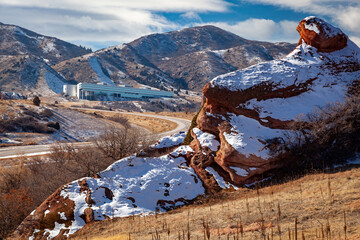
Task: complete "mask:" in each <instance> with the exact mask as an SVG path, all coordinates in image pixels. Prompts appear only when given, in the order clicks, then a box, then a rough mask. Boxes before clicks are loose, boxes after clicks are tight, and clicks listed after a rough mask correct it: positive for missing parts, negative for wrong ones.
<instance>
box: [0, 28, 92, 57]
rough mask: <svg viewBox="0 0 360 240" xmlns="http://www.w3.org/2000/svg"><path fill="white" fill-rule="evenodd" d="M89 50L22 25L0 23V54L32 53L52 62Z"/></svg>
mask: <svg viewBox="0 0 360 240" xmlns="http://www.w3.org/2000/svg"><path fill="white" fill-rule="evenodd" d="M89 52H91V50H89V49H85V48H83V47H79V46H76V45H74V44H71V43H68V42H65V41H62V40H59V39H57V38H54V37H47V36H44V35H41V34H38V33H35V32H32V31H30V30H27V29H25V28H22V27H18V26H15V25H8V24H3V23H0V55H12V56H13V55H24V54H26V55H33V56H37V57H41V58H43V59H44V60H45V61H46V62H47V63H49V64H54V63H58V62H61V61H64V60H66V59H70V58H74V57H77V56H80V55H83V54H86V53H89Z"/></svg>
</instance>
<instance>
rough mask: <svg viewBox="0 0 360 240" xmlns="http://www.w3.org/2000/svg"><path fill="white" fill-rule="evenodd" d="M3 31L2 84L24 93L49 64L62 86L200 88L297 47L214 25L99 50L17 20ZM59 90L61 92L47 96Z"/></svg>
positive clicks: (1, 27) (0, 28)
mask: <svg viewBox="0 0 360 240" xmlns="http://www.w3.org/2000/svg"><path fill="white" fill-rule="evenodd" d="M0 34H1V35H0V36H1V37H0V43H1V45H0V46H1V47H0V56H1V59H2V61H1V64H0V72H1V73H2V75H1V76H0V77H1V79H0V83H2V88H3V90H5V91H17V92H24V93H30V92H32V91H35V90H36V86H37V85H36V83H37V82H38V80H37V76H40V75H39V73H37V72H41V71H42V70H41V71H40V70H39V69H42V68H44V66H45V65H48V66H47V67H46V68H47V69H49V67H50V68H52V69H53V70H55V71H56V72H57V74H55V75H56V76H58V77H59V79H58V80H57V83H56V84H57V85H60V84H62V83H64V82H67V83H69V82H71V83H79V82H86V83H98V82H105V83H107V84H111V85H120V84H129V85H133V86H142V85H149V86H153V87H157V88H160V89H164V88H165V89H177V88H183V89H190V90H194V91H200V90H201V89H202V87H203V85H204V84H206V83H207V82H208V81H210V80H211V79H212V78H214V77H216V76H218V75H221V74H224V73H228V72H231V71H234V70H237V69H242V68H244V67H248V66H250V65H253V64H256V63H259V62H264V61H269V60H273V59H278V58H281V57H283V56H285V55H286V54H287V53H288V52H289V51H291V50H292V49H293V48H294V47H295V45H293V44H289V43H267V42H258V41H250V40H246V39H244V38H241V37H239V36H237V35H235V34H233V33H230V32H227V31H225V30H222V29H220V28H217V27H214V26H201V27H193V28H186V29H183V30H180V31H173V32H168V33H161V34H151V35H148V36H144V37H141V38H139V39H136V40H134V41H132V42H130V43H128V44H123V45H120V46H113V47H109V48H105V49H102V50H99V51H96V52H94V53H91V52H90V51H89V50H87V49H85V48H83V47H78V46H76V45H73V44H71V43H67V42H64V41H62V40H59V39H56V38H52V37H47V36H43V35H40V34H37V33H35V32H32V31H30V30H27V29H24V28H21V27H18V26H14V25H6V24H1V23H0ZM16 56H17V57H16ZM20 56H28V57H29V58H28V59H27V61H26V64H25V65H24V64H23V63H24V62H21V61H17V62H16V59H18V60H19V59H20V58H21V57H20ZM6 59H8V60H6ZM21 59H22V58H21ZM10 62H11V63H12V64H13V65H11V66H10V65H9V63H10ZM30 62H31V64H30ZM32 69H33V70H32ZM53 70H51V71H52V72H53ZM9 71H10V72H11V74H10V73H9ZM40 82H41V81H40ZM29 83H31V84H29ZM48 88H50V89H52V88H54V87H53V86H48ZM57 89H58V87H57ZM54 93H59V91H58V90H56V91H52V92H51V91H50V92H48V91H46V92H44V93H43V95H44V94H54Z"/></svg>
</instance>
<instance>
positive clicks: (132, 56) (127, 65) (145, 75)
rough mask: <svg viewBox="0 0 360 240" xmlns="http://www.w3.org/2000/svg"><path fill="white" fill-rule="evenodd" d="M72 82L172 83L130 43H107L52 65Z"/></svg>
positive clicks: (170, 84) (167, 84)
mask: <svg viewBox="0 0 360 240" xmlns="http://www.w3.org/2000/svg"><path fill="white" fill-rule="evenodd" d="M53 67H54V69H55V70H56V71H58V72H59V73H61V74H62V75H63V76H65V78H66V79H70V80H74V81H76V82H87V83H96V82H106V83H108V84H117V85H118V84H131V85H135V86H136V85H138V84H145V85H151V86H154V87H160V86H172V85H174V82H173V80H172V79H171V78H170V77H169V76H167V75H166V74H165V73H164V72H162V71H161V70H160V69H158V68H157V67H156V66H155V65H154V64H153V63H151V62H150V61H149V60H148V59H146V58H145V57H143V56H142V55H141V54H139V53H138V52H137V51H136V50H135V49H134V48H132V47H131V46H129V45H127V44H124V45H122V46H116V47H110V48H106V49H103V50H99V51H96V52H94V53H89V54H86V55H83V56H81V57H77V58H73V59H69V60H66V61H63V62H60V63H58V64H56V65H55V66H53Z"/></svg>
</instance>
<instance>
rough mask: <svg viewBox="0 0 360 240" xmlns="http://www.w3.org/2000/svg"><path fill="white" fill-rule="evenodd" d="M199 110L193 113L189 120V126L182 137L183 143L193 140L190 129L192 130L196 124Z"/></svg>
mask: <svg viewBox="0 0 360 240" xmlns="http://www.w3.org/2000/svg"><path fill="white" fill-rule="evenodd" d="M200 111H201V109H200ZM200 111H199V112H198V113H197V114H195V116H194V117H193V119H192V120H191V125H190V128H189V130H188V131H187V133H186V136H185V139H184V144H185V145H189V144H190V143H191V141H192V140H194V139H193V137H192V136H191V131H192V130H193V128H195V127H196V126H197V123H196V119H197V117H198V116H199V113H200Z"/></svg>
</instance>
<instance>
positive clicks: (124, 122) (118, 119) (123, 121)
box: [107, 116, 130, 127]
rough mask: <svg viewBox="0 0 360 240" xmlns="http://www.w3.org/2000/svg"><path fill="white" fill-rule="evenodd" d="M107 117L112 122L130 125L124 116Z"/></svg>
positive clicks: (125, 125)
mask: <svg viewBox="0 0 360 240" xmlns="http://www.w3.org/2000/svg"><path fill="white" fill-rule="evenodd" d="M107 119H109V120H111V121H113V122H117V123H120V124H121V125H123V126H124V127H130V123H129V121H128V120H127V119H126V118H124V117H119V116H114V117H108V118H107Z"/></svg>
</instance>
